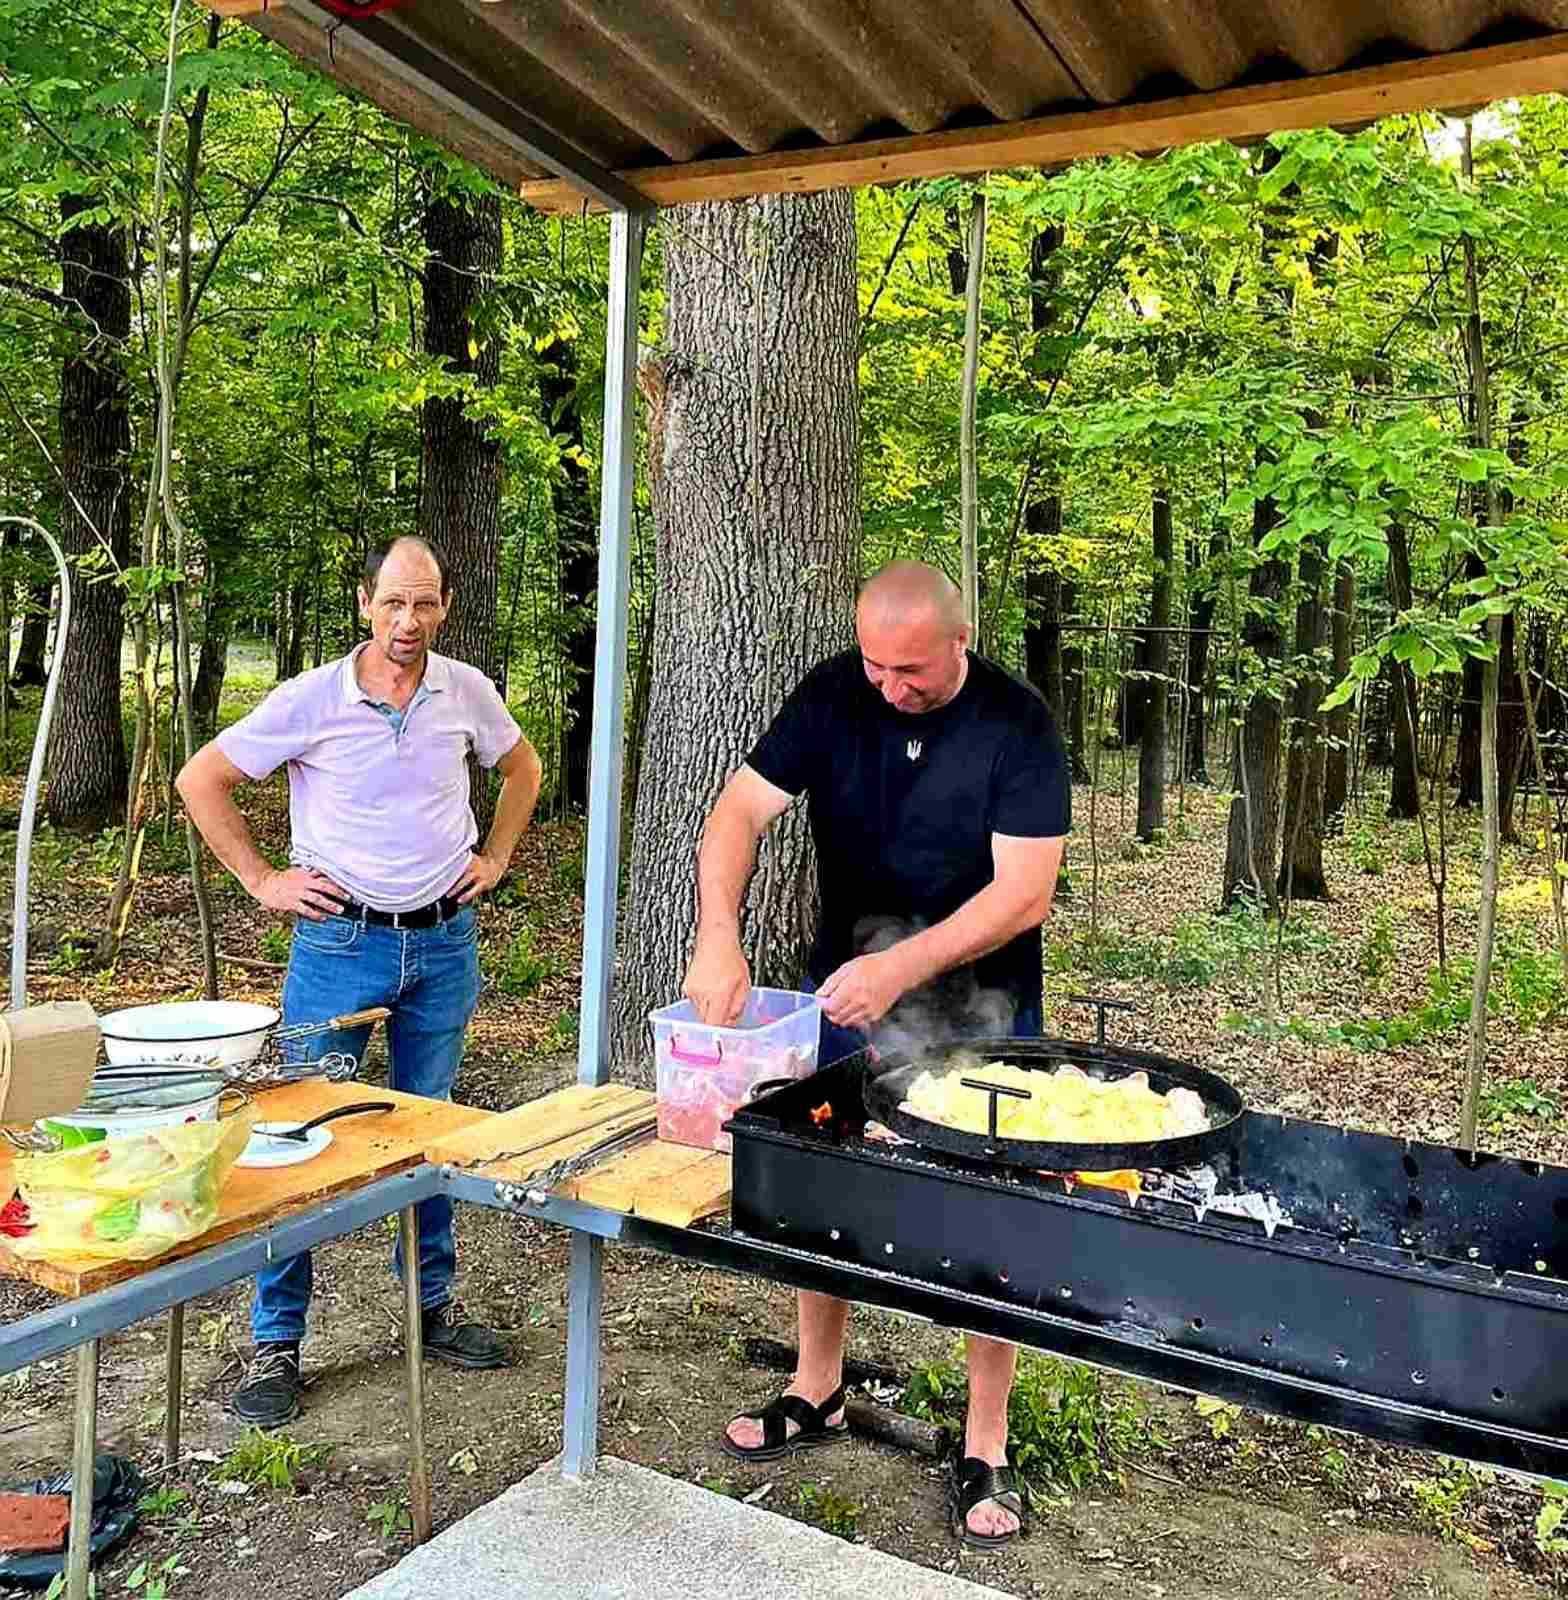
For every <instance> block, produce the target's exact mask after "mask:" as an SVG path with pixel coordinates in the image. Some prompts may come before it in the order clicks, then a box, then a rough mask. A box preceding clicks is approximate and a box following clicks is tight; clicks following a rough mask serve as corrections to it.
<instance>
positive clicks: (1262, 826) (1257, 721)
mask: <svg viewBox="0 0 1568 1600" xmlns="http://www.w3.org/2000/svg"><path fill="white" fill-rule="evenodd" d="M1278 521H1279V512H1278V510H1277V509H1276V507H1275V505H1274V502H1273V501H1272V500H1268V499H1264V500H1259V501H1258V502H1257V504H1256V506H1255V507H1254V508H1253V516H1252V543H1253V547H1254V549H1256V547H1257V546H1258V544H1260V543H1261V542H1262V540H1263V538H1264V536H1265V535H1266V534H1267V533H1268V532H1269V531H1270V530H1271V529H1272V528H1273V527H1274V525H1275V524H1276V523H1277V522H1278ZM1288 580H1289V574H1288V572H1287V571H1286V569H1285V566H1284V564H1283V563H1282V562H1280V561H1278V560H1277V559H1275V558H1273V557H1269V558H1267V559H1263V560H1259V561H1258V562H1257V564H1256V565H1255V566H1254V567H1253V569H1252V576H1251V579H1250V580H1249V582H1248V586H1247V592H1248V597H1249V601H1250V604H1249V605H1248V606H1247V608H1246V610H1247V615H1246V620H1245V623H1244V625H1243V627H1242V630H1241V633H1242V640H1243V642H1244V643H1245V645H1246V647H1247V648H1248V649H1250V650H1251V651H1252V653H1253V654H1254V655H1255V656H1256V657H1257V658H1258V661H1259V664H1260V666H1261V667H1262V669H1263V670H1264V671H1265V672H1269V673H1271V672H1272V671H1273V669H1274V667H1275V666H1276V664H1277V663H1278V661H1279V658H1280V653H1281V640H1280V622H1279V604H1280V601H1281V600H1282V599H1283V598H1284V594H1285V587H1286V584H1287V582H1288ZM1242 715H1243V724H1242V733H1241V738H1240V740H1239V741H1238V745H1237V760H1238V762H1239V764H1240V768H1241V770H1239V771H1238V772H1237V783H1236V789H1237V796H1236V798H1235V799H1234V800H1233V801H1232V802H1231V807H1230V831H1229V836H1228V839H1227V841H1226V848H1225V869H1224V879H1223V883H1222V894H1221V899H1222V903H1223V904H1225V905H1230V904H1232V903H1233V902H1234V901H1235V899H1236V897H1237V894H1238V893H1239V892H1240V890H1241V888H1242V886H1243V885H1245V884H1251V885H1252V887H1253V889H1254V892H1255V893H1256V894H1257V895H1258V898H1259V899H1260V900H1261V901H1263V902H1264V903H1265V904H1266V905H1267V906H1268V908H1269V909H1270V911H1272V910H1273V909H1274V903H1275V902H1274V884H1275V876H1276V864H1277V862H1278V861H1279V746H1280V723H1281V720H1282V711H1281V706H1280V702H1279V700H1278V699H1276V698H1275V696H1274V695H1273V693H1271V692H1270V690H1269V689H1268V687H1267V686H1266V685H1264V684H1260V685H1259V686H1258V687H1257V688H1255V689H1254V690H1253V693H1252V695H1251V697H1250V698H1249V699H1248V701H1247V704H1246V708H1245V710H1244V712H1243V714H1242Z"/></svg>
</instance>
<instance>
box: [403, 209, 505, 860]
mask: <svg viewBox="0 0 1568 1600" xmlns="http://www.w3.org/2000/svg"><path fill="white" fill-rule="evenodd" d="M422 228H423V233H424V240H425V247H426V249H427V250H428V251H429V252H430V254H429V258H428V260H427V261H426V263H425V271H424V279H423V288H424V310H425V353H426V354H427V355H432V356H438V357H440V358H441V361H442V364H443V365H444V367H445V369H446V371H447V372H448V373H449V374H451V375H452V376H453V377H460V378H467V379H471V380H472V381H473V385H474V387H475V388H477V389H479V390H486V389H493V388H494V387H495V385H496V382H497V380H498V379H499V377H500V375H501V341H500V338H499V337H498V336H497V334H496V333H495V332H494V331H493V330H487V329H485V328H483V327H481V326H480V324H479V323H478V322H476V320H475V313H476V311H478V310H480V309H481V307H482V304H483V301H484V299H485V297H486V296H487V295H488V294H489V293H490V290H491V286H492V285H493V283H494V281H495V275H496V273H497V271H499V269H500V266H501V202H500V199H499V198H498V197H497V196H496V195H493V194H488V195H483V196H480V197H478V198H472V199H469V200H468V201H467V202H466V203H462V204H460V203H459V202H458V201H457V200H456V199H454V198H451V197H449V196H445V195H441V196H434V197H432V198H431V199H430V200H429V201H428V202H427V203H426V205H425V211H424V217H423V219H422ZM420 433H421V436H422V451H421V457H420V461H421V468H420V503H419V530H420V532H421V533H422V534H423V535H424V537H425V538H427V539H428V540H429V541H430V542H431V543H432V544H433V545H434V546H435V547H436V548H437V549H438V550H439V551H440V552H441V553H442V555H443V556H445V557H446V561H447V568H448V571H449V572H450V573H451V576H452V601H451V606H452V608H451V610H450V611H449V612H448V613H447V619H446V624H445V627H444V628H443V630H442V635H441V648H442V650H443V651H444V652H445V653H446V654H447V655H450V656H454V657H456V659H457V660H459V661H466V662H467V663H468V664H469V665H470V666H474V667H478V668H479V670H480V671H481V672H483V673H484V674H485V675H486V677H488V678H490V679H491V680H492V681H493V682H494V683H495V684H496V685H497V686H498V687H499V685H500V682H501V673H500V663H499V662H498V661H497V659H496V635H495V609H496V594H497V592H498V590H499V588H500V582H501V441H500V440H499V439H498V438H497V437H496V434H495V431H494V429H493V428H492V426H491V425H490V423H488V422H486V421H484V420H482V419H480V418H478V417H475V416H473V415H472V414H471V413H470V411H469V407H468V402H467V397H466V396H464V395H443V396H437V397H434V398H432V399H429V400H426V401H425V403H424V405H423V407H422V408H421V412H420ZM469 792H470V797H471V799H472V801H473V807H474V815H475V817H477V818H478V820H479V836H480V838H481V839H483V838H484V836H485V834H486V832H487V831H488V830H489V826H490V821H491V818H492V817H493V816H494V814H495V800H494V791H493V788H492V785H491V783H490V780H489V777H488V775H487V774H484V773H482V772H481V771H480V770H479V768H478V766H477V765H476V764H475V763H472V762H471V763H470V765H469Z"/></svg>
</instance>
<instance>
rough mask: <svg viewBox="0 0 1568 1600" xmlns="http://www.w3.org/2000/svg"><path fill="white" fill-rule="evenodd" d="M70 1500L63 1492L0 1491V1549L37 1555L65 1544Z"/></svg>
mask: <svg viewBox="0 0 1568 1600" xmlns="http://www.w3.org/2000/svg"><path fill="white" fill-rule="evenodd" d="M70 1521H71V1501H70V1497H69V1496H68V1495H63V1494H0V1551H3V1552H4V1553H5V1554H6V1555H13V1556H31V1555H40V1554H43V1553H46V1552H48V1551H50V1550H59V1549H62V1548H63V1547H64V1545H65V1530H66V1528H67V1527H68V1526H69V1525H70Z"/></svg>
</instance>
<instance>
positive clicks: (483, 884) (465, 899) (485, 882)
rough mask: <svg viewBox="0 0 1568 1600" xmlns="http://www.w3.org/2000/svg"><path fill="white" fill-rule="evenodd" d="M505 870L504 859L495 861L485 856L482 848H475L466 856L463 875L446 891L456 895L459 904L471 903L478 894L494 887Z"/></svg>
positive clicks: (467, 904)
mask: <svg viewBox="0 0 1568 1600" xmlns="http://www.w3.org/2000/svg"><path fill="white" fill-rule="evenodd" d="M505 871H506V863H505V862H504V861H496V860H494V859H492V858H491V857H490V856H487V855H486V854H485V853H484V851H483V850H476V851H475V852H474V853H473V854H472V855H471V856H470V857H469V858H468V865H467V866H466V867H464V868H463V876H462V877H461V878H459V879H458V880H457V882H456V883H454V884H453V885H452V887H451V888H450V889H448V890H447V893H448V894H450V895H456V896H457V900H458V904H459V905H465V906H469V905H472V904H473V903H474V901H476V900H477V899H478V898H479V897H480V895H482V894H489V892H490V891H491V890H492V889H493V888H495V886H496V885H497V884H498V883H499V882H500V881H501V875H502V874H503V873H504V872H505Z"/></svg>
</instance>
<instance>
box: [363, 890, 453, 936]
mask: <svg viewBox="0 0 1568 1600" xmlns="http://www.w3.org/2000/svg"><path fill="white" fill-rule="evenodd" d="M467 909H468V907H467V906H465V905H464V904H463V903H462V901H460V900H459V899H458V898H457V897H456V895H450V894H444V895H442V896H441V898H440V899H439V900H432V901H431V902H430V904H429V905H427V906H416V907H415V908H414V909H413V910H412V911H377V910H376V908H375V907H374V906H362V905H360V904H359V903H358V902H357V901H355V900H349V901H346V902H345V903H344V906H343V909H342V911H341V912H339V915H340V916H344V917H352V918H353V919H354V921H356V922H369V923H371V924H373V925H374V926H375V927H378V928H434V927H435V926H436V925H437V924H438V923H442V922H449V921H450V920H451V919H452V918H453V917H455V916H456V915H457V914H458V912H459V911H466V910H467Z"/></svg>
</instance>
